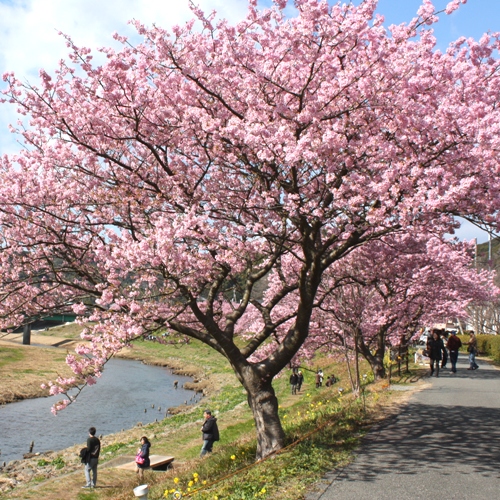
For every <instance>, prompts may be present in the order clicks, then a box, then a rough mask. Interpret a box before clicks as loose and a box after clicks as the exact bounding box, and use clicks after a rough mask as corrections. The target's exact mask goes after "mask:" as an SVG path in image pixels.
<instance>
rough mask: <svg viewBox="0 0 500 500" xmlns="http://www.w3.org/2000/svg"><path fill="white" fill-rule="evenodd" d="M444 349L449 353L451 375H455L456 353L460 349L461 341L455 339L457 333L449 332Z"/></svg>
mask: <svg viewBox="0 0 500 500" xmlns="http://www.w3.org/2000/svg"><path fill="white" fill-rule="evenodd" d="M446 347H447V348H448V351H450V363H451V373H457V361H458V351H459V350H460V348H461V347H462V341H461V340H460V339H459V338H458V337H457V332H455V331H452V332H451V334H450V336H449V337H448V342H446Z"/></svg>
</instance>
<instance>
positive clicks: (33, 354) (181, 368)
mask: <svg viewBox="0 0 500 500" xmlns="http://www.w3.org/2000/svg"><path fill="white" fill-rule="evenodd" d="M75 326H76V325H68V326H66V325H64V326H62V327H56V328H53V329H51V330H49V331H43V332H42V331H41V332H38V331H35V332H33V333H32V336H31V345H23V343H22V341H23V338H22V333H1V334H0V378H1V380H2V384H1V387H0V405H2V404H8V403H12V402H15V401H22V400H23V399H30V398H38V397H46V396H48V395H49V391H48V389H42V387H41V385H42V384H44V383H47V381H48V380H55V379H56V378H57V377H58V376H59V375H62V376H70V375H72V372H71V370H70V369H69V368H68V367H67V365H66V364H65V359H66V354H67V353H68V352H72V351H73V350H74V348H75V347H76V345H77V344H81V343H83V341H82V340H81V339H80V338H79V331H78V330H77V329H75ZM150 343H152V342H149V341H139V342H137V343H136V345H135V347H134V348H132V349H123V351H121V352H120V353H119V354H118V355H117V356H116V357H118V358H122V359H129V360H135V361H142V362H143V363H146V364H150V365H153V366H162V367H166V368H168V369H169V370H171V371H172V373H174V374H176V375H181V376H186V377H190V378H192V379H193V381H192V382H188V383H186V384H185V388H186V389H188V390H192V391H194V392H197V393H203V395H204V396H206V395H208V394H209V393H210V392H212V391H213V390H215V389H216V388H217V385H216V384H215V383H214V382H212V381H211V380H210V377H208V378H207V377H206V373H205V370H204V369H203V368H202V367H201V365H198V364H195V363H190V362H189V360H187V359H185V358H184V357H182V356H181V357H179V356H178V354H179V352H178V348H177V349H176V348H175V347H172V346H170V347H171V349H170V351H174V352H171V353H170V354H174V355H175V356H170V355H167V356H165V352H163V351H162V352H159V351H158V349H149V346H148V344H150ZM157 345H160V344H157ZM55 348H57V349H55ZM167 350H168V348H167ZM172 411H173V412H175V411H178V410H176V409H172Z"/></svg>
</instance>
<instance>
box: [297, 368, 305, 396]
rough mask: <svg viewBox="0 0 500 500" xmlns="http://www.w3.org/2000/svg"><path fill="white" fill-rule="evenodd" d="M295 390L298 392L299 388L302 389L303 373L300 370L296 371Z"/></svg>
mask: <svg viewBox="0 0 500 500" xmlns="http://www.w3.org/2000/svg"><path fill="white" fill-rule="evenodd" d="M297 379H298V380H297V391H298V392H300V389H302V384H303V383H304V375H303V374H302V372H301V371H300V370H299V373H297Z"/></svg>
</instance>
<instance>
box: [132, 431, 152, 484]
mask: <svg viewBox="0 0 500 500" xmlns="http://www.w3.org/2000/svg"><path fill="white" fill-rule="evenodd" d="M150 448H151V443H150V442H149V439H148V438H147V437H146V436H142V437H141V447H140V448H139V449H138V450H137V456H136V460H135V463H136V465H137V469H136V472H137V475H138V476H139V481H140V482H141V484H142V483H143V482H144V469H147V468H148V467H149V466H150V464H151V462H150V460H149V449H150ZM137 457H140V460H139V461H138V460H137ZM139 462H141V463H139Z"/></svg>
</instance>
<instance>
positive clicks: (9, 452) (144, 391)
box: [0, 359, 200, 463]
mask: <svg viewBox="0 0 500 500" xmlns="http://www.w3.org/2000/svg"><path fill="white" fill-rule="evenodd" d="M174 380H178V381H179V388H178V389H177V390H176V389H174V387H173V382H174ZM188 380H191V379H190V378H189V377H181V376H178V375H174V374H172V373H171V371H170V370H169V369H167V368H163V367H158V366H150V365H145V364H143V363H141V362H139V361H127V360H121V359H111V360H110V361H109V362H108V363H107V365H106V368H105V370H104V372H103V375H102V377H101V378H100V379H99V380H98V382H97V384H96V385H94V386H92V387H86V388H85V389H84V390H83V392H82V393H81V394H80V395H79V396H78V399H77V401H76V402H75V403H73V404H71V405H69V406H68V407H67V408H66V409H65V410H63V411H61V412H59V413H58V415H57V416H54V415H53V414H52V413H51V412H50V407H51V406H52V404H53V403H54V402H56V401H58V400H60V399H63V397H62V396H61V395H59V396H52V397H48V398H36V399H26V400H23V401H19V402H16V403H10V404H7V405H3V406H0V422H1V427H2V429H1V432H0V453H1V454H0V462H7V463H8V462H9V461H11V460H19V459H21V458H22V456H23V454H24V453H28V451H29V448H30V443H31V442H32V441H34V442H35V446H34V448H33V452H34V453H36V452H45V451H51V450H53V451H55V450H62V449H64V448H68V447H69V446H73V445H74V444H77V443H82V444H83V445H84V444H85V442H86V440H87V437H88V428H89V427H91V426H94V427H95V428H96V429H97V435H100V434H102V435H107V434H113V433H115V432H119V431H121V430H123V429H130V428H132V427H134V426H135V425H136V424H137V423H138V422H142V423H143V424H146V423H150V422H154V421H155V420H156V419H158V420H161V419H162V418H164V417H165V412H166V409H167V408H171V407H174V406H179V405H180V404H183V403H184V402H185V401H188V403H189V402H193V401H192V398H193V397H194V396H195V394H194V392H193V391H187V390H184V389H182V386H183V384H184V382H186V381H188ZM199 397H200V396H199V395H198V396H197V398H198V399H199ZM152 405H154V408H152ZM160 407H161V411H160V410H159V408H160ZM144 410H146V412H145V411H144Z"/></svg>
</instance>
